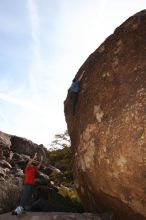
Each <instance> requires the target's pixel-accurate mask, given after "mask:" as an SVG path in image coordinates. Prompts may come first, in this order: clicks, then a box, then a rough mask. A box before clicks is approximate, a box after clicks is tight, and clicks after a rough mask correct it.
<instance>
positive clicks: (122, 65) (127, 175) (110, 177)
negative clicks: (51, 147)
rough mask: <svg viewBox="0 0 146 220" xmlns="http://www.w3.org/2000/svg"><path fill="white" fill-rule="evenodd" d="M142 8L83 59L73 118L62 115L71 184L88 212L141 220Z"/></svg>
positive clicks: (145, 69)
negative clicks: (70, 156) (70, 151)
mask: <svg viewBox="0 0 146 220" xmlns="http://www.w3.org/2000/svg"><path fill="white" fill-rule="evenodd" d="M145 26H146V10H144V11H141V12H139V13H137V14H135V15H134V16H132V17H130V18H129V19H128V20H127V21H125V22H124V23H123V24H122V25H121V26H119V27H118V28H117V29H116V30H115V32H114V33H113V34H112V35H111V36H109V37H108V38H107V39H106V40H105V42H103V44H102V45H101V46H100V47H99V48H98V49H97V50H96V51H95V52H94V53H93V54H91V55H90V56H89V58H88V59H87V60H86V61H85V63H84V64H83V65H82V66H81V68H80V69H79V71H78V73H77V75H76V78H78V77H79V76H80V75H81V74H82V72H84V76H83V78H82V80H81V85H80V92H79V97H78V103H77V109H76V110H77V111H76V115H75V116H73V115H72V112H71V103H70V95H69V94H68V96H67V99H66V101H65V116H66V121H67V125H68V132H69V135H70V138H71V144H72V149H73V151H74V157H75V163H74V164H75V165H74V173H75V182H76V187H77V189H78V192H79V194H80V196H81V198H82V201H83V202H84V206H85V208H86V210H88V211H108V210H112V211H113V212H115V213H117V214H118V216H119V218H120V219H124V220H144V219H146V28H145Z"/></svg>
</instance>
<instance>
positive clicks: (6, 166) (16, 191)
mask: <svg viewBox="0 0 146 220" xmlns="http://www.w3.org/2000/svg"><path fill="white" fill-rule="evenodd" d="M36 152H37V157H38V158H37V160H38V161H39V160H40V158H41V156H43V158H44V161H46V154H47V149H46V148H44V146H43V145H37V144H35V143H33V142H32V141H29V140H27V139H25V138H21V137H17V136H13V135H9V134H6V133H3V132H0V213H3V212H6V211H10V210H12V209H13V208H16V204H17V203H18V201H19V199H20V196H21V194H22V182H23V177H24V169H25V167H26V164H27V162H28V160H29V159H30V157H32V156H33V155H34V153H36ZM46 170H47V172H45V171H46ZM58 172H59V170H57V169H56V168H55V167H53V166H47V165H45V164H44V165H43V167H42V168H41V169H40V171H39V172H37V175H36V185H35V190H34V196H33V198H34V200H37V199H38V198H40V197H41V196H42V194H41V192H42V189H43V193H44V194H45V196H46V197H47V196H49V194H50V193H52V190H54V189H55V190H56V187H55V186H54V185H53V184H52V183H51V180H50V178H49V176H50V174H51V175H55V174H54V173H58ZM8 197H9V198H8Z"/></svg>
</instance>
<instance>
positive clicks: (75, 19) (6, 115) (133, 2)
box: [0, 0, 146, 146]
mask: <svg viewBox="0 0 146 220" xmlns="http://www.w3.org/2000/svg"><path fill="white" fill-rule="evenodd" d="M145 8H146V2H145V1H144V0H141V1H139V0H121V1H120V0H118V1H117V0H110V1H109V0H13V1H11V0H1V1H0V48H1V50H0V130H1V131H4V132H6V133H10V134H14V135H18V136H22V137H26V138H28V139H30V140H32V141H34V142H36V143H38V144H40V143H43V144H44V145H45V146H47V145H48V143H50V142H51V140H53V136H54V135H55V134H56V133H60V132H64V130H65V129H66V123H65V118H64V112H63V101H64V100H65V98H66V95H67V90H68V88H69V86H70V84H71V81H72V79H73V78H74V76H75V74H76V72H77V71H78V69H79V68H80V66H81V65H82V64H83V62H84V61H85V60H86V58H87V57H88V56H89V55H90V54H91V53H92V52H93V51H94V50H95V49H96V48H97V47H98V46H99V45H100V44H101V43H102V42H103V41H104V40H105V38H106V37H108V36H109V35H110V34H112V33H113V31H114V29H115V28H116V27H117V26H119V25H120V24H121V23H123V22H124V21H125V20H126V19H127V18H128V17H130V16H132V15H133V14H134V13H137V12H138V11H140V10H143V9H145Z"/></svg>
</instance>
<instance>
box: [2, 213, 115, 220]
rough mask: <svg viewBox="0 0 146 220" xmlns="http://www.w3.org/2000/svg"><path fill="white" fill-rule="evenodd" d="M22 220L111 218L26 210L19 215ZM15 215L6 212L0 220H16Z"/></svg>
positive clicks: (86, 214) (108, 219) (109, 219)
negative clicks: (23, 213) (26, 211)
mask: <svg viewBox="0 0 146 220" xmlns="http://www.w3.org/2000/svg"><path fill="white" fill-rule="evenodd" d="M21 218H22V219H23V220H113V218H109V217H106V216H100V215H97V214H91V213H84V214H79V213H63V212H56V213H55V212H50V213H46V212H39V213H38V212H28V213H26V214H25V215H24V216H22V217H21ZM17 219H18V217H17V216H13V215H11V213H6V214H2V215H0V220H17Z"/></svg>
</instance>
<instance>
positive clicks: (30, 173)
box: [24, 165, 38, 185]
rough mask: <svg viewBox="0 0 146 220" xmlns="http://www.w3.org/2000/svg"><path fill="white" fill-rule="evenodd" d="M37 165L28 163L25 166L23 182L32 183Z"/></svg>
mask: <svg viewBox="0 0 146 220" xmlns="http://www.w3.org/2000/svg"><path fill="white" fill-rule="evenodd" d="M37 169H38V168H37V167H36V166H33V165H29V166H27V167H26V168H25V177H24V184H32V185H33V184H34V181H35V174H36V172H37Z"/></svg>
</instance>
